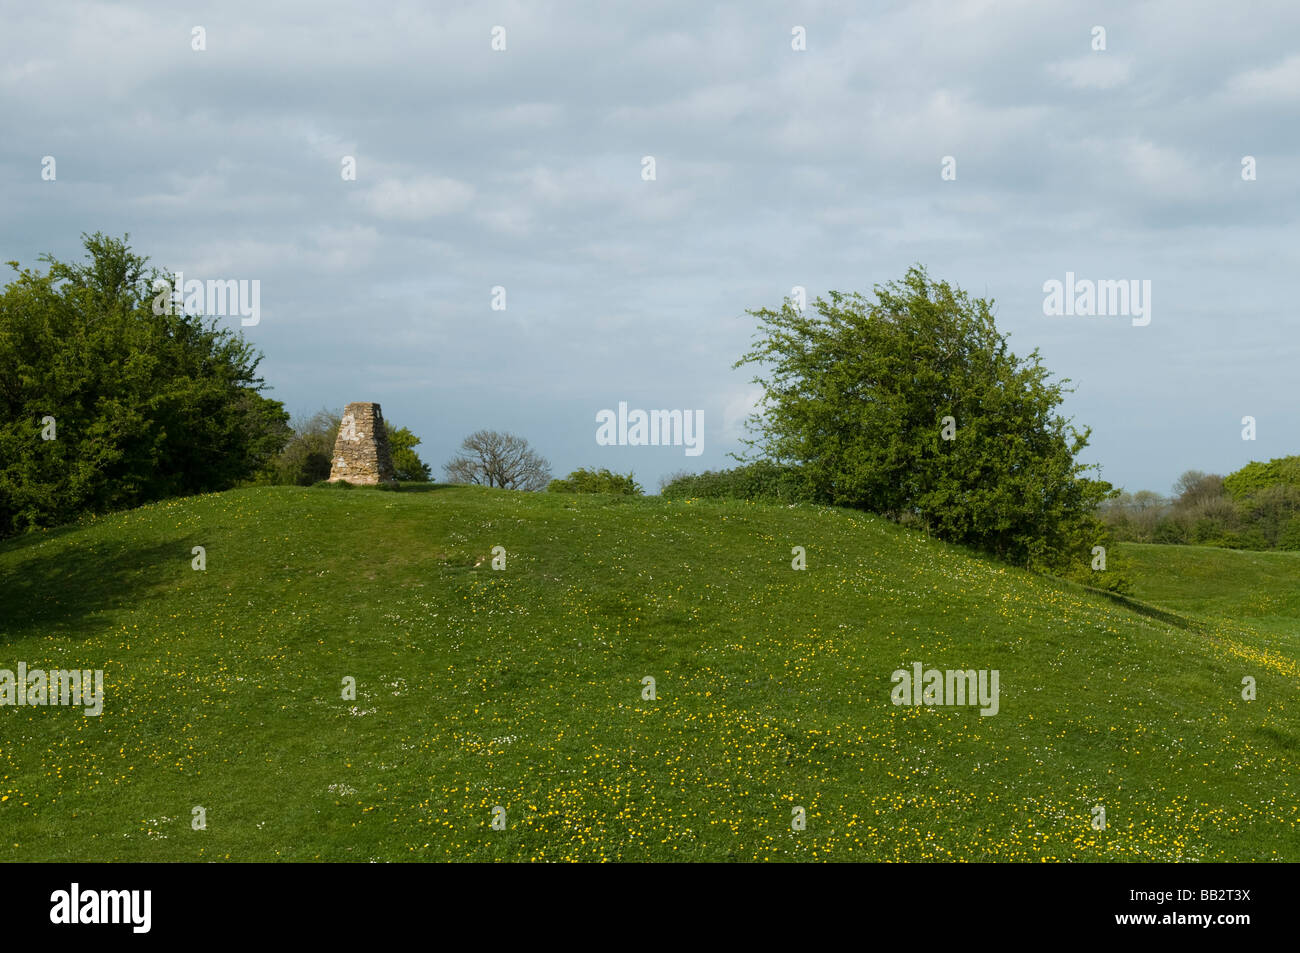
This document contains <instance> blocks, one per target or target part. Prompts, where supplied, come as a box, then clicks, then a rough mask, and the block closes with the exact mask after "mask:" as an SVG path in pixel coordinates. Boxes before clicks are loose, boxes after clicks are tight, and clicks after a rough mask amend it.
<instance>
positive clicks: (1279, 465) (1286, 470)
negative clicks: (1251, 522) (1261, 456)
mask: <svg viewBox="0 0 1300 953" xmlns="http://www.w3.org/2000/svg"><path fill="white" fill-rule="evenodd" d="M1279 484H1280V485H1283V486H1295V487H1300V456H1291V457H1278V458H1276V459H1273V460H1270V461H1268V463H1259V462H1257V461H1253V462H1251V463H1248V464H1246V465H1245V466H1244V467H1242V468H1241V469H1240V470H1238V471H1237V472H1236V473H1230V474H1228V475H1227V476H1226V477H1224V478H1223V488H1224V489H1225V490H1227V491H1228V493H1229V495H1231V496H1232V498H1233V499H1235V500H1245V499H1246V498H1247V497H1249V496H1251V495H1252V494H1254V493H1257V492H1259V491H1260V490H1263V489H1265V488H1266V487H1270V486H1276V485H1279Z"/></svg>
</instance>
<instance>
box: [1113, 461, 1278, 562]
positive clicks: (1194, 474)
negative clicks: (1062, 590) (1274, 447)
mask: <svg viewBox="0 0 1300 953" xmlns="http://www.w3.org/2000/svg"><path fill="white" fill-rule="evenodd" d="M1098 512H1099V514H1100V516H1101V519H1102V522H1104V523H1105V524H1106V525H1107V526H1109V527H1110V529H1111V532H1112V533H1113V534H1114V536H1115V538H1116V539H1120V540H1129V541H1133V542H1143V543H1196V544H1199V545H1205V546H1226V547H1229V548H1232V549H1290V550H1300V456H1291V457H1279V458H1277V459H1276V460H1270V461H1269V462H1268V463H1248V464H1247V465H1246V466H1244V467H1242V468H1241V469H1240V470H1238V471H1236V472H1235V473H1230V474H1229V475H1228V476H1226V477H1225V476H1219V475H1218V474H1214V473H1202V472H1200V471H1199V470H1189V471H1187V472H1186V473H1184V474H1183V475H1182V476H1181V477H1179V478H1178V482H1177V483H1175V484H1174V491H1173V495H1172V496H1170V497H1163V496H1161V495H1160V494H1159V493H1155V492H1152V491H1151V490H1139V491H1138V492H1136V493H1129V492H1127V491H1124V492H1121V493H1120V494H1119V495H1118V496H1117V497H1115V498H1114V499H1111V500H1108V501H1107V502H1105V503H1103V504H1102V505H1101V507H1100V509H1099V511H1098Z"/></svg>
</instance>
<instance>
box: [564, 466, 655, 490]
mask: <svg viewBox="0 0 1300 953" xmlns="http://www.w3.org/2000/svg"><path fill="white" fill-rule="evenodd" d="M546 492H548V493H616V494H620V495H622V496H641V495H642V492H643V491H642V489H641V485H640V484H639V483H637V482H636V480H635V479H634V478H633V474H631V473H629V474H627V475H626V476H624V475H623V474H621V473H611V472H610V471H609V470H607V469H603V468H602V469H600V470H588V469H586V468H585V467H581V468H579V469H577V470H574V471H573V472H572V473H570V474H569V475H568V476H567V477H565V478H564V479H562V480H552V481H551V482H550V483H548V484H547V486H546Z"/></svg>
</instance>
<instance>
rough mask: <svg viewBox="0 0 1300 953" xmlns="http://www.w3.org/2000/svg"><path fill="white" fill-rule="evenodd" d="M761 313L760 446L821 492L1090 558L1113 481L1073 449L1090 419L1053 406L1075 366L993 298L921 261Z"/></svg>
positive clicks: (1039, 560) (993, 543)
mask: <svg viewBox="0 0 1300 953" xmlns="http://www.w3.org/2000/svg"><path fill="white" fill-rule="evenodd" d="M749 313H750V314H751V315H753V316H754V317H756V318H757V319H758V320H759V328H758V332H757V334H756V337H755V342H754V344H753V346H752V347H751V349H750V350H749V351H748V352H747V353H746V354H745V355H743V356H742V357H741V359H740V360H739V361H737V362H736V366H737V367H740V366H744V365H754V366H755V367H756V368H758V376H756V377H755V378H754V380H755V382H756V383H758V384H759V385H760V386H761V387H762V388H763V398H762V401H761V403H760V408H759V411H758V412H757V413H756V414H755V415H754V416H753V417H752V418H751V421H750V426H751V432H752V433H753V437H752V439H750V440H749V441H748V445H749V447H750V450H751V453H752V454H756V455H757V456H759V457H765V458H768V459H770V460H773V461H775V462H776V463H778V464H789V465H794V466H796V467H797V469H798V473H799V474H800V479H801V480H802V481H803V483H804V485H805V487H806V489H807V491H808V492H809V493H810V494H811V495H812V496H813V497H815V498H816V499H819V500H822V501H824V502H827V503H831V504H835V505H840V506H851V507H858V508H862V509H867V510H871V511H874V512H877V513H881V514H884V515H886V516H889V517H891V518H894V519H898V520H902V521H905V522H912V523H918V524H919V525H921V526H922V527H923V528H925V529H927V530H928V531H929V532H931V533H933V534H934V535H935V536H938V537H939V538H942V539H947V540H950V541H953V542H958V543H963V544H966V545H970V546H973V547H976V548H979V549H982V550H985V551H987V552H990V553H993V554H995V555H997V556H999V557H1001V558H1003V559H1006V560H1009V561H1013V562H1016V563H1019V564H1023V565H1026V566H1030V567H1033V568H1038V569H1043V570H1049V571H1054V572H1061V573H1065V574H1070V575H1077V576H1079V577H1080V578H1084V579H1086V581H1087V582H1089V583H1091V584H1093V585H1099V586H1105V587H1114V586H1117V585H1120V584H1121V582H1120V578H1119V576H1118V574H1116V573H1113V572H1112V573H1099V572H1092V571H1090V567H1091V566H1092V556H1091V553H1092V548H1093V547H1094V546H1096V545H1104V543H1105V541H1106V539H1107V534H1106V531H1105V528H1104V527H1103V526H1102V525H1101V524H1100V522H1099V521H1098V519H1097V518H1096V515H1095V510H1096V508H1097V505H1098V503H1100V502H1101V501H1102V500H1103V499H1105V498H1106V497H1107V496H1109V495H1110V494H1111V492H1112V491H1111V488H1110V485H1109V484H1108V483H1105V482H1102V481H1100V480H1098V479H1094V478H1092V477H1089V476H1088V472H1089V470H1090V469H1091V468H1089V467H1086V466H1084V465H1082V464H1080V463H1079V462H1077V456H1078V454H1079V452H1080V451H1081V450H1083V449H1084V447H1086V446H1087V439H1088V433H1089V432H1088V431H1087V430H1086V429H1085V430H1083V431H1082V432H1080V431H1078V430H1076V429H1075V428H1074V427H1073V426H1071V424H1070V422H1069V421H1068V420H1066V419H1065V418H1063V417H1062V416H1061V415H1060V414H1059V413H1058V408H1059V406H1060V404H1061V402H1062V400H1063V396H1064V394H1065V393H1067V392H1068V388H1067V386H1066V385H1068V383H1069V381H1068V380H1060V381H1056V380H1053V379H1052V377H1051V375H1050V374H1049V372H1048V371H1047V369H1046V368H1045V367H1043V365H1042V363H1041V360H1040V357H1039V353H1038V351H1037V350H1035V351H1033V352H1032V353H1030V354H1029V355H1028V357H1025V358H1021V357H1018V356H1017V355H1016V354H1014V353H1013V352H1012V351H1011V350H1010V348H1009V346H1008V343H1007V338H1006V336H1005V335H1003V334H1001V333H999V331H998V330H997V327H996V325H995V323H994V318H993V312H992V302H991V301H989V300H986V299H982V298H978V299H972V298H970V297H969V296H968V295H967V294H966V292H964V291H962V290H960V289H956V288H953V287H951V286H950V285H949V284H948V283H947V282H936V281H932V280H931V279H930V277H929V276H928V274H927V273H926V271H925V269H924V268H922V267H921V266H919V265H917V266H913V267H912V268H910V269H909V270H908V271H907V273H906V275H905V276H904V278H903V279H902V281H895V282H890V283H888V284H886V285H884V286H880V285H877V286H876V288H875V293H874V298H869V297H867V296H864V295H861V294H857V293H854V294H843V293H840V292H831V293H830V296H829V299H824V298H818V299H817V300H816V301H815V302H813V303H812V304H811V305H810V306H809V307H808V308H807V309H806V310H804V309H800V308H799V307H797V306H796V305H795V303H794V302H792V301H790V300H788V299H787V300H786V301H785V303H784V304H783V306H782V307H781V308H780V310H771V309H761V310H757V311H751V312H749Z"/></svg>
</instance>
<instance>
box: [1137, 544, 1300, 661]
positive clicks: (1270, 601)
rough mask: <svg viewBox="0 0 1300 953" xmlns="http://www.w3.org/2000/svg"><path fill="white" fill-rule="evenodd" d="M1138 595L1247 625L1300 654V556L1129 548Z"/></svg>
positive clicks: (1203, 548) (1195, 548) (1154, 546)
mask: <svg viewBox="0 0 1300 953" xmlns="http://www.w3.org/2000/svg"><path fill="white" fill-rule="evenodd" d="M1121 550H1122V552H1123V555H1124V557H1125V558H1126V559H1127V560H1128V561H1129V562H1130V563H1131V564H1132V565H1133V569H1134V572H1133V577H1134V583H1135V586H1134V595H1135V596H1137V597H1138V598H1140V599H1143V600H1145V601H1149V602H1155V603H1159V604H1160V605H1164V606H1168V607H1169V608H1171V609H1175V610H1177V611H1180V612H1186V613H1189V614H1192V615H1198V616H1204V617H1208V618H1214V619H1221V620H1225V621H1229V622H1232V621H1236V622H1240V623H1244V624H1246V625H1248V626H1250V627H1251V628H1253V629H1256V630H1258V631H1260V632H1266V633H1270V634H1274V635H1277V636H1279V637H1280V638H1282V639H1283V640H1285V641H1286V642H1287V644H1289V646H1290V651H1289V653H1288V654H1289V655H1291V657H1293V658H1294V657H1296V655H1297V654H1300V553H1293V552H1244V551H1241V550H1231V549H1221V548H1219V547H1216V546H1162V545H1157V544H1152V543H1124V544H1123V545H1122V547H1121Z"/></svg>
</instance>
